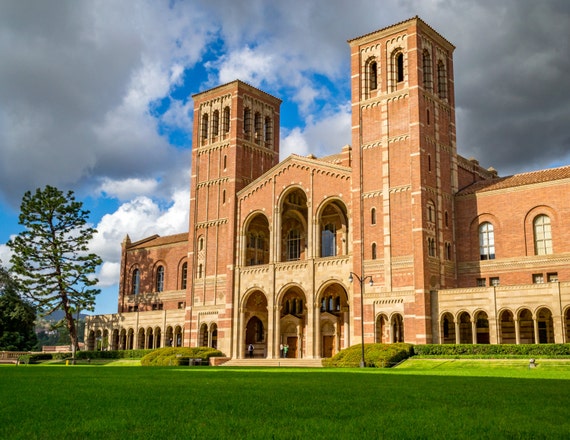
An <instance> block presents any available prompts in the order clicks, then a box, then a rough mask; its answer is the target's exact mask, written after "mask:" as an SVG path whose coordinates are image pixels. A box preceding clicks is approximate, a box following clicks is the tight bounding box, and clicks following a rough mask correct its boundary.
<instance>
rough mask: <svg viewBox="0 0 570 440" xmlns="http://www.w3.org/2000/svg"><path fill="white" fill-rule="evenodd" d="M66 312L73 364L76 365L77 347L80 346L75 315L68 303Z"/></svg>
mask: <svg viewBox="0 0 570 440" xmlns="http://www.w3.org/2000/svg"><path fill="white" fill-rule="evenodd" d="M64 312H65V322H66V324H67V330H68V331H69V339H70V340H71V363H72V365H75V355H76V353H77V346H78V345H79V343H78V340H77V327H76V326H75V320H74V319H73V314H72V313H71V309H70V307H69V305H67V303H64Z"/></svg>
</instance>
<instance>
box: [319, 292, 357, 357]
mask: <svg viewBox="0 0 570 440" xmlns="http://www.w3.org/2000/svg"><path fill="white" fill-rule="evenodd" d="M318 304H319V305H320V307H319V315H318V316H319V319H318V328H319V333H318V335H319V336H318V340H317V341H316V342H317V347H319V348H320V349H319V350H318V355H319V356H321V357H331V356H334V355H335V354H336V353H338V352H339V351H340V350H342V349H344V348H347V347H348V346H349V336H348V335H349V322H350V321H349V305H348V294H347V292H346V290H345V288H344V287H343V286H342V285H341V284H339V283H331V284H329V285H327V286H325V287H324V288H323V289H322V291H321V292H320V294H319V296H318Z"/></svg>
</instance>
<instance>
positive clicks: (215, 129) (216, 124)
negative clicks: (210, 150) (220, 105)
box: [212, 110, 220, 136]
mask: <svg viewBox="0 0 570 440" xmlns="http://www.w3.org/2000/svg"><path fill="white" fill-rule="evenodd" d="M218 134H220V111H219V110H214V113H213V114H212V136H217V135H218Z"/></svg>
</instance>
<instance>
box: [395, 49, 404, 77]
mask: <svg viewBox="0 0 570 440" xmlns="http://www.w3.org/2000/svg"><path fill="white" fill-rule="evenodd" d="M402 81H404V54H403V53H402V52H400V53H398V54H397V55H396V82H402Z"/></svg>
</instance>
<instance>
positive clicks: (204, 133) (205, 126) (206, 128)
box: [201, 114, 208, 139]
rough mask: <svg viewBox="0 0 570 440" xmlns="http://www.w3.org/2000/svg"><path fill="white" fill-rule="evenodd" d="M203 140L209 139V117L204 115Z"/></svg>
mask: <svg viewBox="0 0 570 440" xmlns="http://www.w3.org/2000/svg"><path fill="white" fill-rule="evenodd" d="M201 134H202V139H208V115H206V114H204V115H202V133H201Z"/></svg>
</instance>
